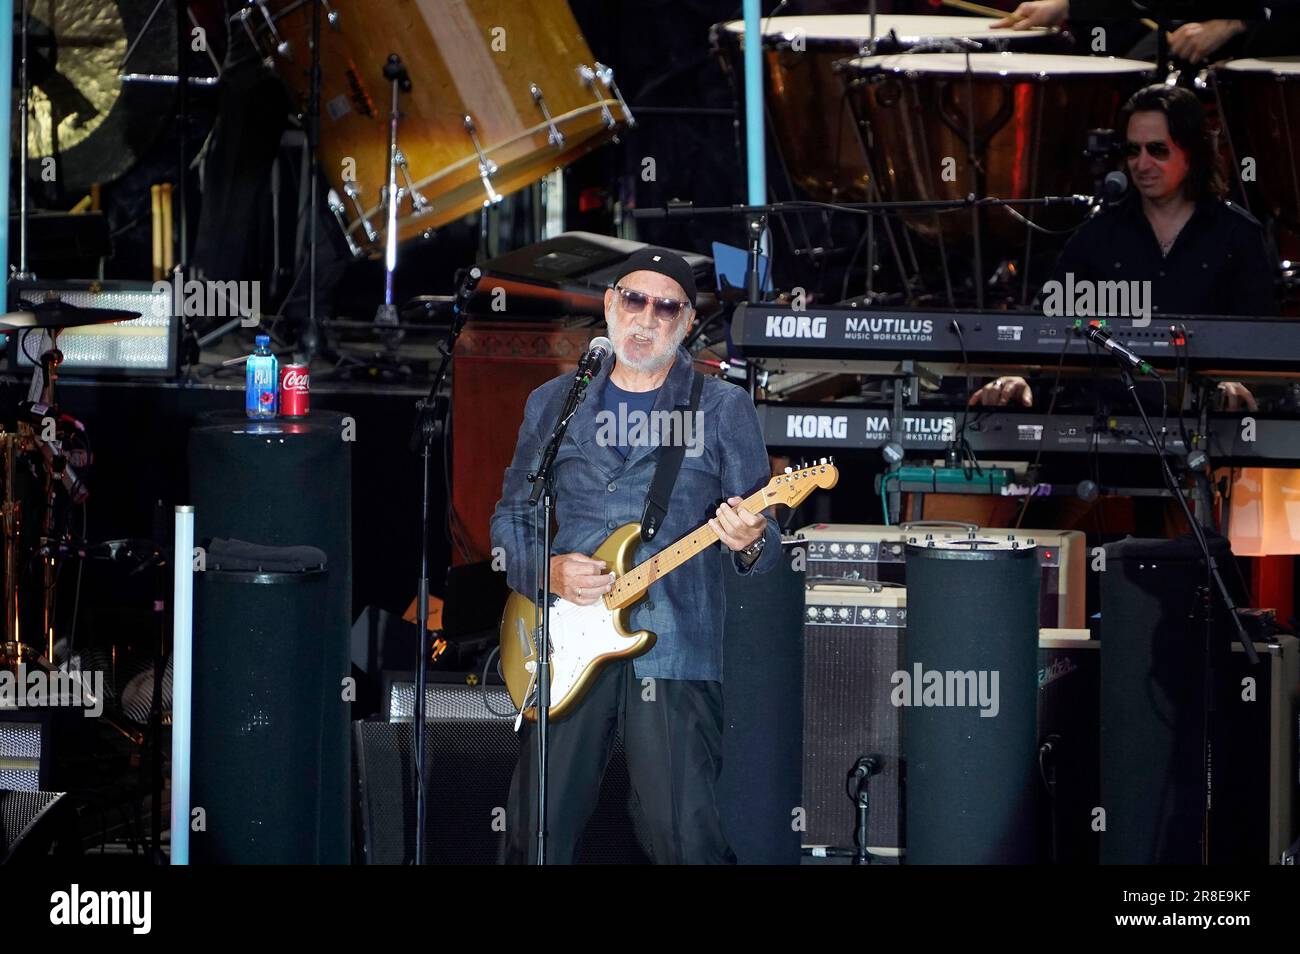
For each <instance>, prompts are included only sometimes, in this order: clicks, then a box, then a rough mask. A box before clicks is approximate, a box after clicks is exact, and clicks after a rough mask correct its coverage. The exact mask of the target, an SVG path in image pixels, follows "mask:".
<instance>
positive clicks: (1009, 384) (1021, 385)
mask: <svg viewBox="0 0 1300 954" xmlns="http://www.w3.org/2000/svg"><path fill="white" fill-rule="evenodd" d="M1012 401H1019V402H1020V403H1021V404H1023V405H1024V406H1025V407H1033V406H1034V392H1033V391H1032V390H1030V387H1029V382H1028V381H1026V380H1025V379H1024V378H998V379H997V380H996V381H990V382H989V383H988V384H986V385H984V387H982V388H980V389H979V390H978V391H976V392H975V393H974V394H972V395H971V398H970V403H971V404H978V405H980V406H981V407H1006V406H1007V405H1008V404H1010V403H1011V402H1012Z"/></svg>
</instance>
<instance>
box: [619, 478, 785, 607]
mask: <svg viewBox="0 0 1300 954" xmlns="http://www.w3.org/2000/svg"><path fill="white" fill-rule="evenodd" d="M767 505H768V504H767V502H766V501H765V500H764V499H763V491H762V490H760V491H758V492H757V493H755V494H753V495H751V496H750V497H748V498H747V499H746V500H745V502H744V503H743V504H741V506H743V507H744V508H745V509H746V510H748V511H749V512H750V513H762V511H763V508H765V507H766V506H767ZM717 542H718V535H717V534H716V533H714V532H713V528H712V527H710V526H709V525H708V524H707V523H706V524H704V525H703V526H700V527H697V528H696V529H695V530H693V531H692V532H691V533H688V534H687V535H686V536H684V537H682V538H681V539H680V540H678V541H677V542H676V543H672V544H669V545H668V546H667V547H664V549H662V550H660V551H659V552H658V553H656V554H655V555H654V556H652V557H650V558H649V559H648V560H643V561H642V562H640V563H638V564H637V565H636V566H634V567H633V568H632V569H630V570H628V571H627V572H626V573H624V574H623V575H622V576H621V577H619V578H618V580H616V581H615V582H614V588H613V589H612V590H610V591H609V593H608V594H607V595H606V596H605V605H606V606H607V607H608V608H609V609H611V610H616V609H621V608H623V607H624V606H627V605H628V604H629V603H634V602H636V600H638V599H640V598H641V595H642V594H643V593H645V591H646V590H648V589H649V588H650V584H652V583H654V582H655V581H656V580H660V579H663V577H665V576H667V575H668V574H669V573H671V572H672V571H673V570H675V569H677V568H678V567H679V566H681V565H682V564H683V563H685V562H686V561H687V560H689V559H690V558H691V557H693V556H695V555H696V554H697V553H699V552H700V551H701V550H704V549H706V548H707V547H710V546H712V545H713V544H715V543H717Z"/></svg>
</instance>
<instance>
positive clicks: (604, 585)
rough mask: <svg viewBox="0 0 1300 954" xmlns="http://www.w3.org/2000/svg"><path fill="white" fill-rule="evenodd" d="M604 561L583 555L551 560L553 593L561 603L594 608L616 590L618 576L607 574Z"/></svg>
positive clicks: (557, 557)
mask: <svg viewBox="0 0 1300 954" xmlns="http://www.w3.org/2000/svg"><path fill="white" fill-rule="evenodd" d="M607 566H608V564H607V563H606V562H605V561H604V560H595V559H592V558H591V557H589V556H583V555H582V554H581V553H561V554H558V555H557V556H553V557H551V592H552V593H554V594H555V595H556V596H558V597H560V599H564V600H568V601H569V602H570V603H577V604H578V605H579V606H590V605H591V604H593V603H595V602H596V601H597V600H598V599H600V598H601V597H602V596H604V595H605V594H606V593H608V592H609V591H610V590H611V589H612V588H613V586H614V574H613V573H611V572H609V571H608V570H606V567H607Z"/></svg>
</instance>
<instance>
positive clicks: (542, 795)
mask: <svg viewBox="0 0 1300 954" xmlns="http://www.w3.org/2000/svg"><path fill="white" fill-rule="evenodd" d="M597 370H599V368H598V367H593V365H592V363H590V362H589V361H588V358H587V356H586V355H584V356H583V359H582V361H581V362H580V363H579V365H578V373H577V374H575V375H574V378H573V384H572V385H571V386H570V387H569V395H568V397H567V398H565V401H564V406H563V407H562V408H561V409H560V416H559V417H558V418H557V419H556V422H555V427H554V428H553V429H552V431H551V436H550V437H549V438H548V439H547V441H546V445H545V446H544V447H543V448H542V452H541V456H540V458H539V461H538V465H537V470H536V471H534V472H533V473H531V474H529V475H528V480H529V482H530V483H531V484H532V485H533V490H532V493H530V494H529V495H528V503H529V505H530V506H531V507H532V508H533V513H534V516H536V513H537V509H536V508H537V502H538V499H539V498H540V500H541V502H542V514H541V519H542V536H541V539H540V540H539V541H538V542H539V544H540V546H539V548H538V564H537V566H538V570H539V571H540V572H541V577H542V579H541V588H540V592H539V593H537V594H536V596H537V601H536V603H535V604H534V605H535V606H536V607H537V615H536V616H535V617H534V619H535V620H536V623H535V625H534V629H533V641H534V645H533V653H534V658H535V659H536V660H537V666H536V669H535V670H534V675H535V677H536V684H537V690H536V695H535V697H534V698H535V699H536V706H537V863H538V864H539V865H544V864H546V797H547V789H546V783H547V777H546V776H547V741H548V736H549V734H550V731H551V720H550V709H551V519H552V517H553V515H554V510H555V473H554V467H555V456H556V454H558V453H559V450H560V444H562V443H563V442H564V434H565V432H566V431H568V429H569V421H570V420H571V419H572V417H573V415H574V412H576V411H577V410H578V405H580V404H581V403H582V401H583V399H584V398H585V397H586V396H587V385H588V384H590V383H591V379H592V377H593V376H594V375H595V374H596V371H597ZM527 707H528V700H527V699H525V700H524V703H523V706H521V709H526V708H527Z"/></svg>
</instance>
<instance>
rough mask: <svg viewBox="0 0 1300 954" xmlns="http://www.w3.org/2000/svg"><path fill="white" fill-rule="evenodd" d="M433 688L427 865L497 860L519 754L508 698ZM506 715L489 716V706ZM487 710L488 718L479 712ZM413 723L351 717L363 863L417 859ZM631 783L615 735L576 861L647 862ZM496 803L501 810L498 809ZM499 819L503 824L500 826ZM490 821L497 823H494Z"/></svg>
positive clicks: (494, 692) (501, 693) (493, 691)
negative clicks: (485, 700)
mask: <svg viewBox="0 0 1300 954" xmlns="http://www.w3.org/2000/svg"><path fill="white" fill-rule="evenodd" d="M486 691H487V695H488V701H487V702H486V703H485V702H484V699H483V696H482V692H483V689H482V688H481V687H478V686H475V687H470V686H465V685H459V686H457V685H451V684H444V685H438V686H430V687H429V691H428V694H427V696H426V698H427V699H428V700H429V717H428V731H427V732H426V734H425V753H426V754H425V764H426V767H427V772H428V779H429V785H428V806H429V809H428V815H427V817H426V820H425V860H426V863H428V864H494V863H496V862H498V861H499V860H500V856H501V852H502V849H503V842H504V837H505V836H504V831H503V830H501V829H500V825H501V824H504V819H505V815H504V809H505V805H506V799H507V797H508V795H509V792H510V778H511V775H512V774H513V773H514V769H515V762H516V761H517V760H518V758H519V740H518V737H517V736H516V735H515V731H514V715H513V709H512V707H511V703H510V696H509V694H508V693H507V692H506V690H505V689H504V688H503V687H500V686H489V687H487V690H486ZM488 705H490V707H491V709H494V710H496V711H498V712H505V713H509V715H506V716H496V715H492V714H491V711H490V710H488V709H487V708H486V707H487V706H488ZM484 713H486V714H484ZM414 728H415V727H414V724H413V723H411V722H409V721H407V722H387V721H383V722H380V721H374V722H370V721H361V722H355V723H353V734H354V747H353V751H354V760H355V765H354V768H355V779H356V786H357V800H356V815H355V818H356V848H357V849H358V851H357V855H358V860H360V861H362V862H364V863H366V864H393V865H399V864H410V863H411V862H412V861H413V860H414V857H415V835H414V823H415V802H414V796H413V793H412V783H413V781H414V766H413V759H412V755H413V751H414V745H413V740H414ZM630 794H631V780H630V776H629V775H628V771H627V760H626V758H625V756H624V754H623V745H622V742H621V741H619V740H616V741H615V745H614V751H613V753H612V754H611V756H610V761H609V766H608V768H607V769H606V771H605V779H604V782H603V783H602V785H601V791H600V800H599V802H598V803H597V807H596V811H595V812H594V813H593V815H592V818H591V821H590V822H589V823H588V825H587V832H586V835H585V836H584V838H583V843H582V847H581V849H580V850H579V853H578V861H579V863H580V864H645V863H646V862H647V861H648V858H647V856H646V854H645V852H644V851H643V850H642V848H641V842H640V840H639V838H638V835H637V832H636V828H635V825H634V821H633V815H632V812H631V810H630ZM498 809H500V810H501V811H498ZM498 819H500V821H499V822H498ZM494 823H495V824H494Z"/></svg>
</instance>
